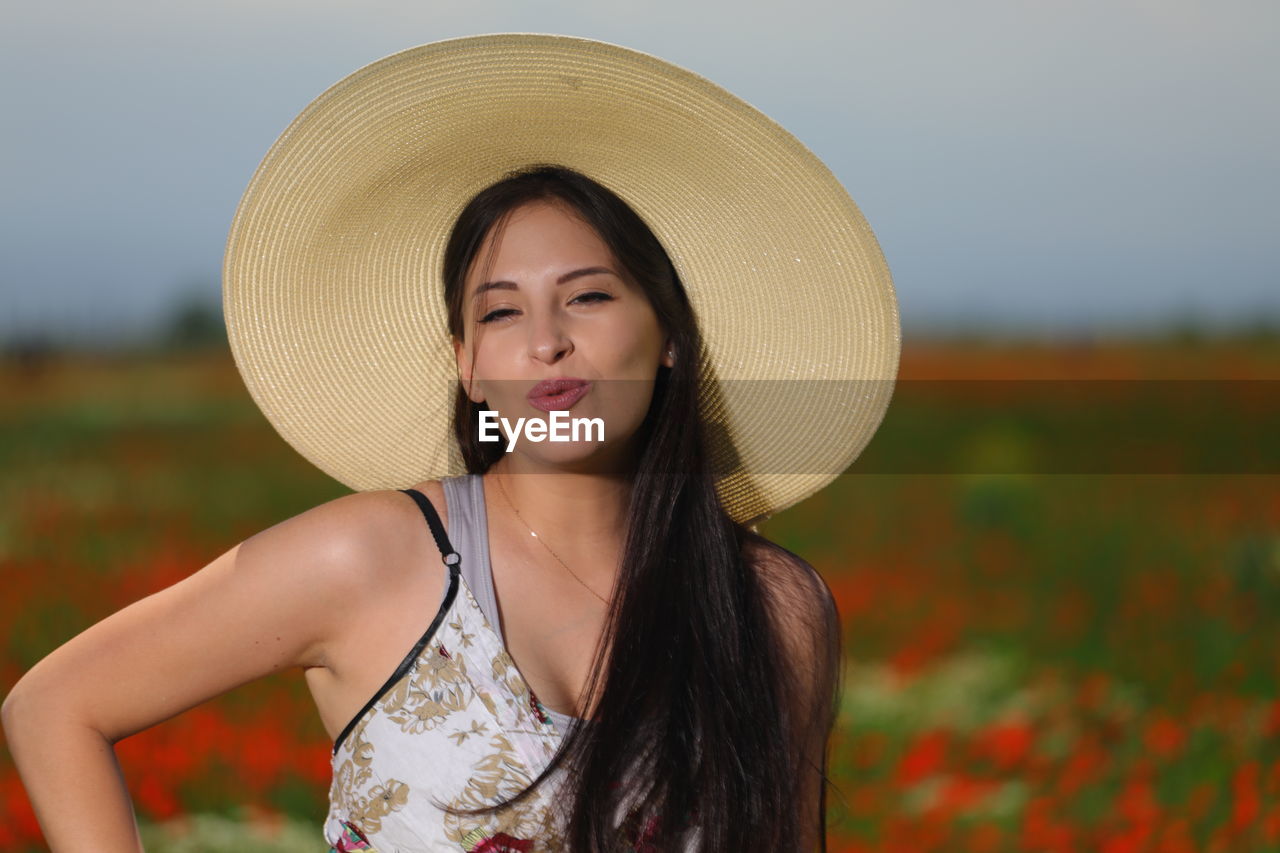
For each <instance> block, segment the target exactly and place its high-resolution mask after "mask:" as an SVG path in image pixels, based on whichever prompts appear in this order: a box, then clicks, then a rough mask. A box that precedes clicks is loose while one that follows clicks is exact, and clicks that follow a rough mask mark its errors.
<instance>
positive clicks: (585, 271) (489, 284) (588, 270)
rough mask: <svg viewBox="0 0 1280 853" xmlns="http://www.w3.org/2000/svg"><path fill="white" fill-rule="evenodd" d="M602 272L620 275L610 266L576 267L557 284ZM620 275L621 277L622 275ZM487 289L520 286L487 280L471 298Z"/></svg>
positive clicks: (515, 287)
mask: <svg viewBox="0 0 1280 853" xmlns="http://www.w3.org/2000/svg"><path fill="white" fill-rule="evenodd" d="M601 273H603V274H605V275H612V276H618V274H617V273H616V272H614V271H613V270H611V269H609V268H608V267H583V268H582V269H576V270H573V271H572V272H567V273H565V274H564V275H562V276H560V277H559V278H558V279H556V284H564V283H565V282H569V281H573V280H574V279H575V278H582V277H583V276H584V275H600V274H601ZM618 277H619V278H621V276H618ZM487 290H519V287H518V286H517V285H516V283H515V282H514V281H506V280H502V281H486V282H485V283H484V284H482V285H479V286H478V287H477V288H476V292H475V293H473V294H471V298H472V299H475V298H476V297H477V296H479V295H480V294H482V293H484V292H485V291H487Z"/></svg>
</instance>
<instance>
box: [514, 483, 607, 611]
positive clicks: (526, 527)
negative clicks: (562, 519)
mask: <svg viewBox="0 0 1280 853" xmlns="http://www.w3.org/2000/svg"><path fill="white" fill-rule="evenodd" d="M495 479H496V480H497V481H498V491H500V492H502V498H503V500H505V501H506V502H507V506H509V507H511V511H512V512H514V513H515V514H516V518H518V519H520V523H521V524H523V525H524V526H525V529H526V530H528V531H529V535H530V536H532V537H533V538H534V539H537V540H538V543H539V544H541V545H542V547H543V548H546V549H547V553H548V554H550V555H551V556H553V557H555V558H556V562H557V563H559V564H560V565H562V566H564V570H565V571H566V572H568V573H569V574H571V575H573V578H574V580H576V581H577V582H578V583H580V584H582V585H583V586H584V587H586V590H587V592H589V593H591V594H592V595H594V596H595V597H596V598H599V599H600V600H601V601H603V602H604V603H605V604H608V603H609V601H608V599H606V598H602V597H601V596H600V594H599V593H598V592H596V591H595V590H594V589H592V588H591V587H589V586H587V582H586V581H584V580H583V579H582V578H580V577H578V573H577V572H575V571H574V570H573V569H571V568H569V566H568V564H566V563H565V561H564V560H562V559H560V555H559V554H557V553H556V552H555V551H552V550H551V546H550V545H548V544H547V543H546V542H543V541H542V537H541V536H539V535H538V534H537V533H535V532H534V530H533V528H532V527H530V526H529V522H527V521H525V520H524V516H523V515H521V514H520V510H518V509H516V505H515V504H514V503H512V502H511V496H510V495H508V494H507V487H506V486H504V485H502V479H503V478H502V477H501V476H498V477H495Z"/></svg>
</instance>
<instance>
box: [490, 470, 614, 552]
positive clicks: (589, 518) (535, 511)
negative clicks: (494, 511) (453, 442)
mask: <svg viewBox="0 0 1280 853" xmlns="http://www.w3.org/2000/svg"><path fill="white" fill-rule="evenodd" d="M485 477H487V478H490V479H491V480H492V479H497V480H500V481H501V482H500V483H498V484H497V485H498V487H499V489H498V495H497V496H498V499H499V500H500V501H502V500H503V498H505V499H506V500H507V501H509V502H510V504H509V505H508V507H507V509H508V510H511V507H512V506H514V512H515V513H516V514H517V515H518V516H519V519H520V520H522V521H523V522H524V523H525V524H526V525H528V526H529V527H530V528H532V530H534V531H535V532H536V533H537V534H538V536H539V537H540V538H542V539H543V540H544V541H546V542H547V543H549V544H550V543H555V544H554V545H553V547H555V548H556V551H557V553H561V552H567V553H562V557H563V559H566V560H568V559H569V554H574V553H593V552H594V553H598V552H600V551H601V550H604V551H607V552H619V551H620V550H621V547H622V542H623V538H624V537H625V535H626V529H627V511H628V507H629V503H630V500H631V480H630V478H629V477H626V476H622V475H618V474H606V473H597V472H588V471H566V470H565V469H563V468H553V467H542V466H539V465H538V464H537V463H535V462H532V461H531V460H528V459H525V458H523V457H519V456H514V455H513V456H507V457H504V458H503V459H500V460H499V461H498V462H496V463H495V464H494V465H493V466H492V467H491V468H490V469H489V471H488V472H487V473H486V474H485Z"/></svg>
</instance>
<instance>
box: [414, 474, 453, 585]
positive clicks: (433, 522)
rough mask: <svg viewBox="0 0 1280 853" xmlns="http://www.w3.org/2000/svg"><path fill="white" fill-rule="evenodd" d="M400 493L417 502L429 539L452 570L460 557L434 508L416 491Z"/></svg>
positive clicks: (425, 497) (424, 496)
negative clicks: (429, 532)
mask: <svg viewBox="0 0 1280 853" xmlns="http://www.w3.org/2000/svg"><path fill="white" fill-rule="evenodd" d="M400 491H402V492H404V493H405V494H406V495H408V496H409V497H411V498H413V499H414V501H416V502H417V504H418V509H420V510H422V514H423V515H424V516H425V517H426V519H427V526H428V527H430V528H431V537H432V538H433V539H435V540H436V547H437V548H439V549H440V557H441V559H443V560H444V564H445V565H446V566H448V567H449V568H450V569H453V567H454V566H456V565H457V564H458V563H459V562H460V561H461V560H462V556H461V555H460V554H459V553H458V552H457V551H455V550H454V549H453V543H452V542H450V541H449V534H448V533H446V532H445V529H444V524H442V523H441V521H440V514H439V513H438V512H436V508H435V507H433V506H432V505H431V501H429V500H428V499H427V496H426V495H424V494H423V493H422V492H420V491H418V490H417V489H400Z"/></svg>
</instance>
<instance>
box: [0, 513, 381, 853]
mask: <svg viewBox="0 0 1280 853" xmlns="http://www.w3.org/2000/svg"><path fill="white" fill-rule="evenodd" d="M378 506H379V500H378V498H377V493H359V494H354V495H347V496H344V497H342V498H338V499H337V500H334V501H330V502H328V503H326V504H323V505H321V506H319V507H316V508H314V509H312V510H309V511H307V512H305V513H302V514H300V515H298V516H295V517H293V518H291V519H288V520H287V521H283V522H281V523H280V524H277V525H275V526H274V527H271V528H268V529H267V530H264V531H262V532H261V533H259V534H257V535H255V536H253V537H251V538H249V539H247V540H245V541H244V542H242V543H240V544H239V545H237V546H235V547H234V548H232V549H231V550H229V551H227V552H226V553H225V554H223V555H221V556H220V557H218V558H217V559H215V560H214V561H213V562H211V563H209V564H208V565H207V566H205V567H204V568H202V569H200V570H199V571H197V572H195V573H194V574H192V575H190V576H189V577H187V578H185V579H183V580H182V581H179V582H178V583H176V584H174V585H172V586H170V587H168V588H166V589H163V590H160V591H159V592H157V593H155V594H153V595H150V596H148V597H146V598H143V599H141V600H139V601H137V602H135V603H133V604H131V605H129V606H128V607H126V608H124V609H123V610H121V611H119V612H117V613H115V614H113V615H111V616H109V617H108V618H106V619H104V620H102V621H101V622H99V623H97V624H95V625H93V626H92V627H90V628H88V629H87V630H85V631H84V632H83V633H81V634H79V635H78V636H76V637H74V638H73V639H71V640H70V641H68V642H67V643H66V644H64V645H63V646H60V647H59V648H57V649H55V650H54V651H53V652H51V653H50V654H49V655H48V656H47V657H45V658H44V659H43V660H41V661H40V662H39V663H37V664H36V665H35V666H34V667H32V669H31V670H30V671H29V672H28V673H27V674H26V675H25V676H23V678H22V679H21V680H20V681H19V682H18V683H17V685H15V686H14V688H13V689H12V690H11V691H10V693H9V695H8V696H7V697H6V698H5V701H4V706H3V713H2V716H3V722H4V729H5V734H6V737H7V740H8V743H9V749H10V752H11V753H12V754H13V757H14V762H15V764H16V765H17V768H18V772H19V774H20V775H21V777H22V781H23V784H24V785H25V786H26V788H27V793H28V795H29V797H30V799H31V802H32V805H33V807H34V809H35V812H36V817H37V818H38V820H39V822H40V826H41V828H42V829H43V831H44V834H45V839H46V841H47V842H48V843H49V845H50V849H51V850H52V851H54V853H59V851H71V853H79V851H85V850H93V851H95V852H96V853H117V851H118V853H136V851H139V850H141V849H142V847H141V844H140V841H139V837H138V830H137V826H136V823H135V819H134V814H133V808H132V803H131V801H130V799H129V795H128V792H127V790H126V788H125V784H124V781H123V779H122V777H121V773H120V767H119V764H118V763H117V761H116V756H115V751H114V744H115V743H116V742H117V741H119V740H121V739H123V738H126V737H128V736H129V735H132V734H134V733H136V732H139V731H141V730H143V729H145V728H148V727H150V726H153V725H155V724H156V723H159V722H161V721H163V720H167V719H169V718H170V717H173V716H175V715H177V714H179V713H181V712H182V711H185V710H187V709H188V708H191V707H193V706H195V705H198V704H199V703H201V702H203V701H205V700H207V699H210V698H212V697H214V696H217V695H219V694H221V693H225V692H226V691H228V690H231V689H232V688H235V687H237V686H240V685H242V684H245V683H246V682H249V681H252V680H254V679H257V678H260V677H262V676H264V675H268V674H270V673H273V672H278V671H280V670H282V669H285V668H289V667H295V666H302V667H309V666H323V665H324V663H325V653H326V648H327V644H328V643H329V642H330V640H331V639H332V638H331V636H330V634H331V632H332V630H334V628H333V626H336V625H340V624H342V620H339V619H334V618H331V614H334V613H337V612H339V611H340V609H341V608H343V607H350V606H352V604H353V603H355V602H354V601H353V599H357V598H358V597H359V591H360V590H361V589H362V588H367V587H366V585H367V584H368V583H369V581H370V579H369V577H368V572H369V571H370V570H371V567H376V566H377V565H378V564H379V560H378V559H377V558H376V556H375V548H376V545H377V542H378V541H379V538H380V537H379V535H378V531H377V524H378V513H377V512H376V510H377V508H378ZM382 517H383V518H385V517H386V516H385V513H383V515H382Z"/></svg>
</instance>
